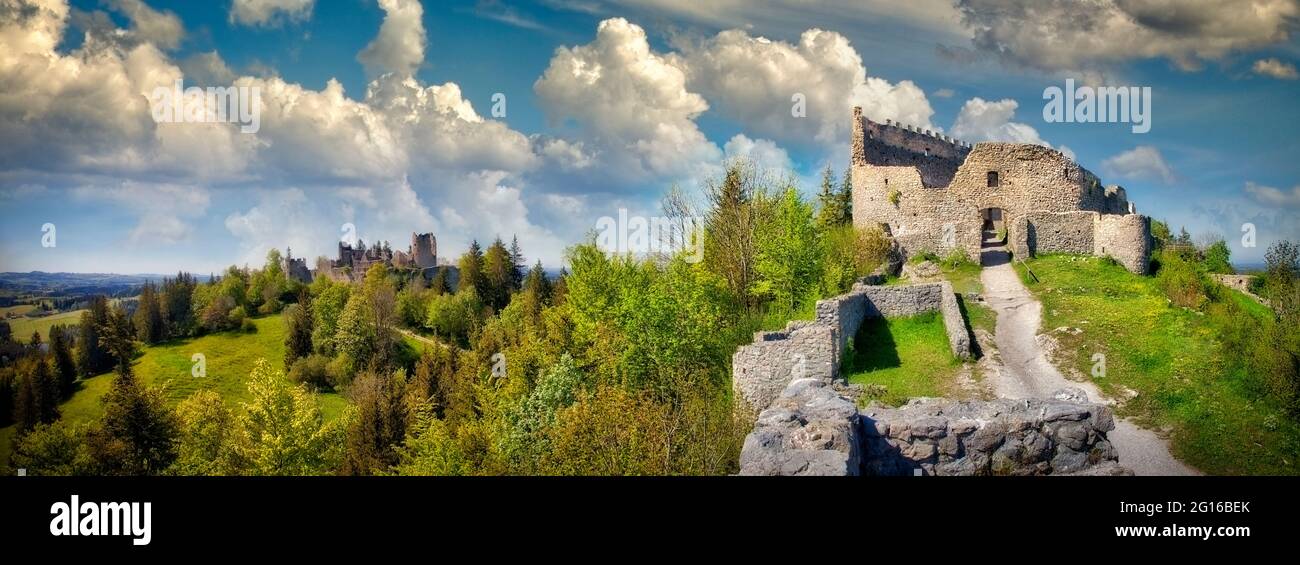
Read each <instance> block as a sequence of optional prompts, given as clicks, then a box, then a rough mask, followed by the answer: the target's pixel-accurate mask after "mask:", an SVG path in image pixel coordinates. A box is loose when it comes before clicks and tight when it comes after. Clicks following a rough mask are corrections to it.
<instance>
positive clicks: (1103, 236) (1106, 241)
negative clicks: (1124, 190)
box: [1093, 214, 1151, 274]
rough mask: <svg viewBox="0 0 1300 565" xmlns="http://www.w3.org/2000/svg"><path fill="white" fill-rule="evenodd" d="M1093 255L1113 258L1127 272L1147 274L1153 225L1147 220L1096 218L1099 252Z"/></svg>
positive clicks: (1116, 216) (1094, 252)
mask: <svg viewBox="0 0 1300 565" xmlns="http://www.w3.org/2000/svg"><path fill="white" fill-rule="evenodd" d="M1093 254H1094V255H1097V256H1101V257H1113V258H1115V260H1116V261H1119V264H1121V265H1124V268H1126V269H1128V270H1130V271H1132V272H1134V273H1141V274H1146V272H1147V270H1149V269H1150V259H1151V222H1150V220H1149V219H1148V218H1147V217H1146V216H1140V215H1137V214H1127V215H1123V216H1118V215H1113V214H1100V215H1098V216H1097V236H1096V248H1095V249H1094V250H1093Z"/></svg>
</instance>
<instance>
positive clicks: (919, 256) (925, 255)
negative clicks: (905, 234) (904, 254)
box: [907, 251, 939, 265]
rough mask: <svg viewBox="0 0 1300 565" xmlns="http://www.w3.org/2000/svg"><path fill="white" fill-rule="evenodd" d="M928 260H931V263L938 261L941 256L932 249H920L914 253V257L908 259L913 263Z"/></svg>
mask: <svg viewBox="0 0 1300 565" xmlns="http://www.w3.org/2000/svg"><path fill="white" fill-rule="evenodd" d="M926 261H929V262H931V263H938V262H939V256H938V255H935V254H934V252H932V251H918V252H916V253H914V254H912V257H911V258H910V259H908V260H907V262H908V263H911V264H913V265H917V264H920V263H924V262H926Z"/></svg>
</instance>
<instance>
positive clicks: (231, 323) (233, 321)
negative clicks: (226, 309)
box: [226, 306, 248, 329]
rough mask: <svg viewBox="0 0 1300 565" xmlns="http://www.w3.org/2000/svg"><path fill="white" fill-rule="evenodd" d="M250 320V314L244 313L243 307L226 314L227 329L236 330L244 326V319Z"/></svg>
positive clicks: (235, 308)
mask: <svg viewBox="0 0 1300 565" xmlns="http://www.w3.org/2000/svg"><path fill="white" fill-rule="evenodd" d="M246 318H248V313H247V312H245V311H244V307H243V306H236V307H234V308H231V309H230V313H229V314H226V328H228V329H235V328H238V327H242V326H243V325H244V319H246Z"/></svg>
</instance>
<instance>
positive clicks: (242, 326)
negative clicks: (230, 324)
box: [239, 318, 257, 334]
mask: <svg viewBox="0 0 1300 565" xmlns="http://www.w3.org/2000/svg"><path fill="white" fill-rule="evenodd" d="M239 331H242V332H244V333H246V334H251V333H257V324H255V323H253V320H252V318H244V321H242V322H240V323H239Z"/></svg>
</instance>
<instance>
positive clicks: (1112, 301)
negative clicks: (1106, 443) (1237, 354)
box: [1015, 255, 1300, 475]
mask: <svg viewBox="0 0 1300 565" xmlns="http://www.w3.org/2000/svg"><path fill="white" fill-rule="evenodd" d="M1029 266H1030V268H1032V269H1033V271H1034V273H1035V274H1036V275H1038V277H1039V279H1040V282H1038V283H1027V286H1028V287H1029V289H1030V290H1031V291H1032V292H1033V293H1034V294H1035V295H1036V296H1037V297H1038V298H1039V299H1040V300H1041V301H1042V302H1043V306H1044V309H1043V317H1044V320H1043V327H1044V328H1055V327H1062V326H1068V327H1074V328H1080V329H1082V330H1083V332H1082V333H1080V334H1079V335H1068V334H1061V335H1058V336H1057V338H1058V339H1059V340H1060V342H1061V351H1063V352H1066V357H1065V358H1064V359H1063V361H1062V363H1063V365H1068V366H1073V367H1074V368H1075V369H1078V370H1079V372H1080V373H1081V374H1084V375H1091V374H1092V366H1093V361H1092V357H1093V355H1094V354H1096V353H1102V354H1104V355H1105V360H1106V374H1105V377H1104V378H1093V380H1094V382H1095V383H1096V384H1097V385H1098V386H1099V387H1100V388H1101V389H1102V391H1104V392H1105V393H1107V394H1109V395H1111V396H1112V397H1115V398H1123V397H1124V393H1125V392H1126V390H1125V389H1129V390H1132V391H1136V392H1137V393H1138V396H1137V397H1136V398H1133V399H1132V400H1129V401H1127V402H1126V403H1124V405H1123V406H1122V407H1121V408H1120V410H1119V412H1120V414H1121V415H1124V416H1129V417H1133V418H1135V419H1136V420H1137V421H1138V422H1139V423H1140V424H1141V425H1143V426H1146V427H1149V428H1155V429H1166V430H1169V431H1170V443H1171V447H1172V449H1173V452H1174V454H1175V455H1176V456H1177V457H1178V458H1180V459H1182V460H1183V461H1185V462H1187V463H1188V464H1190V465H1192V466H1194V467H1196V468H1198V469H1200V470H1202V471H1204V472H1207V473H1211V474H1226V475H1247V474H1269V475H1294V474H1297V459H1298V458H1300V425H1297V423H1296V422H1295V420H1293V419H1291V418H1290V417H1288V415H1287V414H1286V412H1285V410H1283V409H1282V408H1281V407H1279V406H1277V405H1275V404H1274V403H1271V402H1269V401H1268V400H1266V399H1263V398H1260V397H1259V396H1258V395H1257V394H1256V393H1253V392H1252V391H1251V390H1250V387H1249V386H1248V382H1247V381H1248V380H1249V377H1250V375H1244V374H1241V370H1240V369H1237V368H1235V367H1239V366H1240V364H1238V363H1232V362H1231V360H1227V359H1223V358H1222V352H1221V349H1220V346H1219V343H1218V341H1217V339H1216V338H1217V335H1216V334H1217V332H1216V331H1215V329H1214V327H1213V325H1212V323H1213V322H1212V320H1210V316H1207V315H1204V314H1201V313H1199V312H1194V311H1190V310H1187V309H1184V308H1179V307H1175V306H1171V305H1170V304H1169V302H1168V300H1167V299H1166V297H1165V295H1164V293H1162V292H1161V291H1160V289H1159V287H1158V285H1157V282H1156V279H1155V278H1154V277H1143V276H1137V275H1133V274H1132V273H1129V272H1128V271H1126V270H1125V269H1124V268H1123V267H1120V266H1118V265H1115V264H1113V263H1108V262H1106V261H1104V260H1101V259H1095V258H1084V257H1071V256H1059V255H1058V256H1044V257H1040V258H1038V259H1034V260H1031V261H1029ZM1015 268H1016V269H1017V271H1020V273H1021V276H1022V279H1024V267H1023V266H1022V265H1019V264H1017V265H1015ZM1227 296H1228V299H1229V300H1235V301H1238V302H1240V304H1241V305H1242V307H1243V308H1245V311H1246V312H1247V314H1248V315H1252V316H1260V317H1261V319H1271V314H1270V313H1269V311H1268V310H1267V309H1266V308H1265V307H1263V306H1260V305H1258V304H1255V303H1254V302H1253V301H1251V300H1250V299H1249V298H1247V297H1245V296H1244V295H1241V294H1240V293H1236V292H1233V293H1230V294H1228V295H1227Z"/></svg>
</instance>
